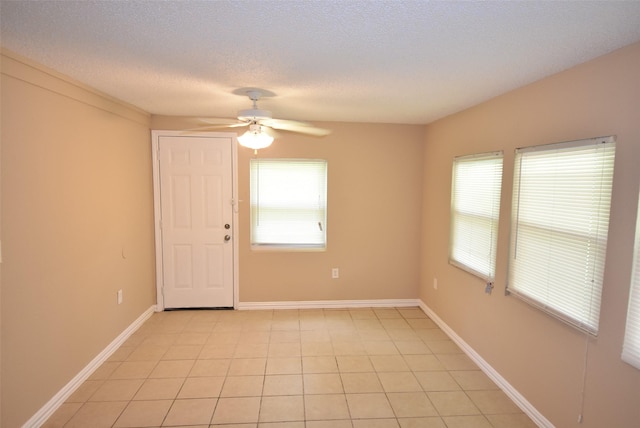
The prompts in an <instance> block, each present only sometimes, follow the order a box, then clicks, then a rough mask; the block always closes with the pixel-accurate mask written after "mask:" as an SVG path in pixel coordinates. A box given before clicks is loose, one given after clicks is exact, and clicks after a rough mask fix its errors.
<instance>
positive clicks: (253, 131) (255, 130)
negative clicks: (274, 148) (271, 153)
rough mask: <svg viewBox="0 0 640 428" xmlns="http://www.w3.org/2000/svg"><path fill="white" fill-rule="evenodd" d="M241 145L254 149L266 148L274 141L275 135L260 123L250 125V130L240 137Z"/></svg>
mask: <svg viewBox="0 0 640 428" xmlns="http://www.w3.org/2000/svg"><path fill="white" fill-rule="evenodd" d="M238 142H239V143H240V145H241V146H244V147H247V148H249V149H253V150H259V149H264V148H266V147H269V146H270V145H271V143H273V137H272V136H271V135H269V134H267V133H266V132H264V130H263V129H262V126H260V125H258V124H251V125H249V130H248V131H247V132H245V133H244V134H242V135H241V136H239V137H238Z"/></svg>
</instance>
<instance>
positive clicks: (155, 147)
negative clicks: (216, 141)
mask: <svg viewBox="0 0 640 428" xmlns="http://www.w3.org/2000/svg"><path fill="white" fill-rule="evenodd" d="M184 136H185V132H184V131H168V130H151V157H152V167H153V224H154V235H155V246H156V257H155V263H156V312H162V311H164V308H165V307H164V295H163V289H164V278H163V274H162V262H163V260H162V228H161V213H162V210H161V204H160V156H159V153H160V143H159V142H160V137H184ZM189 136H194V137H228V138H231V144H232V146H231V162H232V165H231V167H232V170H233V172H232V183H233V184H232V186H233V207H232V212H233V229H232V232H233V233H232V235H231V236H232V239H233V307H234V309H235V308H237V307H238V302H239V296H240V290H239V284H240V282H239V276H238V275H239V269H238V255H239V251H238V247H239V243H240V242H239V240H238V228H239V221H238V218H239V216H238V212H239V211H240V206H239V201H238V139H237V138H238V135H237V134H235V133H233V132H190V133H189Z"/></svg>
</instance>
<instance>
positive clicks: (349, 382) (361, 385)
mask: <svg viewBox="0 0 640 428" xmlns="http://www.w3.org/2000/svg"><path fill="white" fill-rule="evenodd" d="M340 376H341V378H342V385H343V387H344V392H345V393H347V394H349V393H353V394H357V393H365V392H384V390H383V389H382V384H381V383H380V379H378V375H377V374H376V373H374V372H368V373H342V374H341V375H340Z"/></svg>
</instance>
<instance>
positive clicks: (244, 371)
mask: <svg viewBox="0 0 640 428" xmlns="http://www.w3.org/2000/svg"><path fill="white" fill-rule="evenodd" d="M266 364H267V359H266V358H234V359H233V360H231V364H230V365H229V371H228V373H227V374H228V375H229V376H248V375H264V372H265V367H266Z"/></svg>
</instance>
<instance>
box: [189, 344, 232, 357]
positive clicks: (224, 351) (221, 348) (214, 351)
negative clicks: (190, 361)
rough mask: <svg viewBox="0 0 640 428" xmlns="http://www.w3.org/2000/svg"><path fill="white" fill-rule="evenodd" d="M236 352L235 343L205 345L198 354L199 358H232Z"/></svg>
mask: <svg viewBox="0 0 640 428" xmlns="http://www.w3.org/2000/svg"><path fill="white" fill-rule="evenodd" d="M235 352H236V345H235V344H218V345H204V346H203V347H202V350H201V351H200V354H198V359H200V360H209V359H214V358H232V357H233V354H235Z"/></svg>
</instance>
